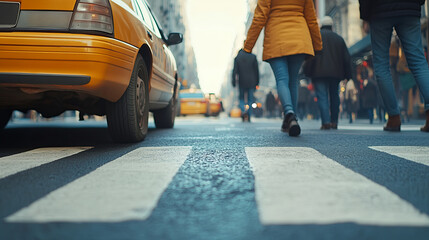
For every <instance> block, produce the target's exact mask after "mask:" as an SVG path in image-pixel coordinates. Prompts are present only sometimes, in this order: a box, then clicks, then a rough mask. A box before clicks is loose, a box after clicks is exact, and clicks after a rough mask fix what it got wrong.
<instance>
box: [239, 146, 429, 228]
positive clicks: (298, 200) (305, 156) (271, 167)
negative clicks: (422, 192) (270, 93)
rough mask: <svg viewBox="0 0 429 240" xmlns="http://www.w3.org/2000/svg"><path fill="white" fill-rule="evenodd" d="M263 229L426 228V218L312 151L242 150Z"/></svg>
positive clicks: (405, 203)
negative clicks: (339, 225)
mask: <svg viewBox="0 0 429 240" xmlns="http://www.w3.org/2000/svg"><path fill="white" fill-rule="evenodd" d="M246 153H247V156H248V159H249V161H250V164H251V166H252V168H253V172H254V175H255V179H256V180H255V181H256V186H255V189H256V201H257V203H258V208H259V213H260V220H261V222H262V223H263V224H266V225H280V224H331V223H338V222H355V223H359V224H368V225H385V226H389V225H393V226H409V225H412V226H420V225H423V226H425V225H426V226H427V225H429V217H428V216H427V215H425V214H422V213H420V212H419V211H418V210H417V209H415V208H414V207H413V206H412V205H411V204H409V203H407V202H405V201H404V200H402V199H401V198H400V197H399V196H397V195H395V194H394V193H393V192H391V191H389V190H388V189H386V188H385V187H383V186H381V185H378V184H377V183H374V182H372V181H370V180H369V179H367V178H365V177H364V176H362V175H360V174H358V173H355V172H353V171H351V170H350V169H347V168H346V167H344V166H342V165H340V164H339V163H337V162H335V161H334V160H332V159H329V158H328V157H326V156H324V155H322V154H321V153H319V152H318V151H316V150H314V149H311V148H287V147H284V148H246Z"/></svg>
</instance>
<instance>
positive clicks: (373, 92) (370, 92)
mask: <svg viewBox="0 0 429 240" xmlns="http://www.w3.org/2000/svg"><path fill="white" fill-rule="evenodd" d="M377 91H378V89H377V85H376V83H375V82H374V81H373V80H368V79H365V80H363V90H362V93H361V98H362V108H363V109H365V110H366V111H367V114H368V119H369V123H370V124H373V123H374V109H375V108H377V107H378V103H377Z"/></svg>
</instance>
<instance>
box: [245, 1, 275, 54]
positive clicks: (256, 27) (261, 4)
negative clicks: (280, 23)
mask: <svg viewBox="0 0 429 240" xmlns="http://www.w3.org/2000/svg"><path fill="white" fill-rule="evenodd" d="M270 9H271V0H258V4H257V5H256V9H255V14H254V16H253V21H252V25H250V28H249V31H247V38H246V42H244V48H243V50H244V51H246V52H248V53H250V52H252V49H253V47H254V46H255V44H256V41H257V40H258V37H259V34H260V33H261V31H262V28H264V27H265V24H266V23H267V20H268V15H269V14H270Z"/></svg>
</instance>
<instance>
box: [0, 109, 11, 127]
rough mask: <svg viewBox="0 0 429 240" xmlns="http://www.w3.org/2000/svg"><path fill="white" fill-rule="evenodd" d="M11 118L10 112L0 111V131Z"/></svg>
mask: <svg viewBox="0 0 429 240" xmlns="http://www.w3.org/2000/svg"><path fill="white" fill-rule="evenodd" d="M11 116H12V110H0V130H2V129H3V128H4V127H6V125H7V123H8V122H9V120H10V117H11Z"/></svg>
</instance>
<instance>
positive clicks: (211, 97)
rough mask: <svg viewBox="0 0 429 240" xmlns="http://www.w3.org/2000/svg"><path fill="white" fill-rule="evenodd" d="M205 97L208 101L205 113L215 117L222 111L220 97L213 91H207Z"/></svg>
mask: <svg viewBox="0 0 429 240" xmlns="http://www.w3.org/2000/svg"><path fill="white" fill-rule="evenodd" d="M207 99H208V102H209V107H208V112H207V115H209V116H215V117H216V116H219V114H220V112H221V111H222V104H221V101H220V99H219V98H218V97H217V96H216V95H215V94H214V93H209V94H208V96H207Z"/></svg>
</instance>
